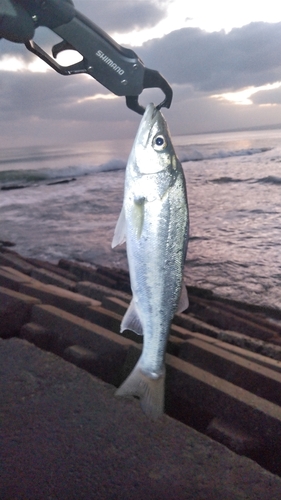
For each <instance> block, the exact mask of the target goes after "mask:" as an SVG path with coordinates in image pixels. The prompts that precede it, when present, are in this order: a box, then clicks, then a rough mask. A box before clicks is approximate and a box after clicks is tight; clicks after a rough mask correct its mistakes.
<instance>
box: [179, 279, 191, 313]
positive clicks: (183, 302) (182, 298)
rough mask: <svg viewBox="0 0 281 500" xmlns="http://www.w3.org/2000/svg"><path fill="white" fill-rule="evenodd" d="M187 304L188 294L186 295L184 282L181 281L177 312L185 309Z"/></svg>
mask: <svg viewBox="0 0 281 500" xmlns="http://www.w3.org/2000/svg"><path fill="white" fill-rule="evenodd" d="M188 306H189V300H188V295H187V289H186V286H185V284H184V282H182V287H181V294H180V300H179V303H178V308H177V312H178V313H181V312H183V311H185V310H186V309H187V308H188Z"/></svg>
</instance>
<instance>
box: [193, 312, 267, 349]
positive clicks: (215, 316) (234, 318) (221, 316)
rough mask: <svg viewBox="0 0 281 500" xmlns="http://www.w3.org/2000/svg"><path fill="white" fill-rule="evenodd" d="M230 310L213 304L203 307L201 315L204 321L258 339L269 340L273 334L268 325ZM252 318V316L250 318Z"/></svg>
mask: <svg viewBox="0 0 281 500" xmlns="http://www.w3.org/2000/svg"><path fill="white" fill-rule="evenodd" d="M238 314H239V313H238V312H237V314H235V313H233V312H231V311H225V310H222V309H221V308H216V307H213V306H210V305H209V306H207V307H204V308H203V310H202V311H201V315H202V316H203V318H204V321H206V323H211V324H212V325H213V326H215V327H217V328H220V329H221V330H234V331H236V332H239V333H243V334H245V335H248V336H249V337H254V338H257V339H260V340H269V339H270V338H271V337H273V336H274V333H275V332H274V330H273V329H272V330H271V329H270V328H269V326H268V327H266V326H264V325H261V324H258V323H257V322H254V321H253V320H252V321H251V320H250V319H248V318H246V317H243V318H242V317H241V316H239V315H238ZM252 319H253V318H252Z"/></svg>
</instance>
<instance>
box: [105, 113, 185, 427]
mask: <svg viewBox="0 0 281 500" xmlns="http://www.w3.org/2000/svg"><path fill="white" fill-rule="evenodd" d="M124 241H126V244H127V257H128V263H129V271H130V280H131V288H132V293H133V298H132V301H131V304H130V306H129V308H128V310H127V312H126V314H125V316H124V318H123V320H122V323H121V332H122V331H124V330H125V329H129V330H133V331H134V332H136V333H138V334H143V336H144V341H143V350H142V354H141V357H140V359H139V361H138V363H137V364H136V366H135V368H134V369H133V371H132V372H131V374H130V375H129V376H128V377H127V379H126V380H125V381H124V382H123V384H122V385H121V386H120V387H119V389H118V390H117V392H116V395H117V396H129V395H135V396H139V397H140V400H141V401H140V402H141V407H142V409H143V411H144V413H146V414H147V415H148V416H149V417H151V418H152V419H156V418H158V417H159V416H161V415H162V413H163V411H164V383H165V361H164V358H165V351H166V345H167V340H168V336H169V332H170V326H171V322H172V319H173V316H174V314H175V312H176V311H177V310H178V311H183V310H185V309H186V308H187V307H188V297H187V292H186V287H185V285H184V283H183V266H184V261H185V256H186V251H187V241H188V206H187V195H186V185H185V178H184V174H183V170H182V166H181V164H180V161H179V160H178V158H177V156H176V154H175V151H174V148H173V145H172V141H171V137H170V134H169V130H168V126H167V123H166V121H165V119H164V117H163V115H162V113H161V112H160V111H159V110H158V109H157V108H156V107H155V106H154V104H149V105H148V106H147V108H146V110H145V113H144V115H143V118H142V120H141V123H140V126H139V129H138V132H137V135H136V138H135V141H134V144H133V148H132V151H131V153H130V156H129V160H128V164H127V169H126V178H125V189H124V201H123V208H122V211H121V214H120V217H119V219H118V222H117V225H116V229H115V233H114V237H113V241H112V247H115V246H116V245H119V244H121V243H123V242H124Z"/></svg>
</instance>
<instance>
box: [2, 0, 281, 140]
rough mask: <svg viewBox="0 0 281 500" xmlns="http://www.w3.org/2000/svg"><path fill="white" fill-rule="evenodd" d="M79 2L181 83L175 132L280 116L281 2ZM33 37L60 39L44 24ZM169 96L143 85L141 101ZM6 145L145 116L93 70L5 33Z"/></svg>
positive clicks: (113, 126) (84, 132)
mask: <svg viewBox="0 0 281 500" xmlns="http://www.w3.org/2000/svg"><path fill="white" fill-rule="evenodd" d="M74 3H75V7H76V9H77V10H79V11H80V12H82V13H83V14H85V15H86V16H87V17H89V18H90V19H91V20H92V21H94V22H95V23H96V24H98V25H99V26H100V27H101V28H103V29H104V30H105V31H107V32H108V33H109V34H110V35H111V36H112V37H113V38H114V39H115V40H116V41H117V42H119V43H120V44H122V45H124V46H127V47H131V48H133V50H134V51H135V52H136V53H137V54H138V55H139V57H141V59H142V60H143V61H144V64H145V65H146V66H147V67H149V68H152V69H157V70H159V71H160V72H161V73H162V74H163V76H165V78H166V79H167V80H168V81H169V83H170V84H171V86H172V88H173V91H174V100H173V103H172V107H171V109H170V110H167V111H165V116H166V118H167V120H168V122H169V126H170V129H171V131H172V134H174V135H180V134H186V133H189V134H192V133H198V132H207V131H216V130H231V129H236V128H244V127H256V126H265V125H275V124H281V50H280V47H281V9H280V6H279V4H278V2H277V1H276V0H267V1H266V2H265V1H260V2H256V0H243V1H242V0H229V1H228V2H226V1H225V0H212V1H211V2H210V1H209V0H189V1H186V2H183V0H74ZM35 40H36V41H38V42H40V43H42V44H43V45H44V46H45V43H47V42H48V43H49V44H51V43H52V42H53V43H56V42H57V41H58V38H56V37H55V36H53V35H52V33H51V32H48V31H47V30H46V29H43V28H41V29H38V30H37V32H36V37H35ZM161 99H162V95H161V93H160V94H159V93H158V92H152V91H148V90H146V91H145V92H143V94H142V95H141V98H140V101H141V103H142V104H144V105H145V104H147V103H148V102H150V101H151V100H158V101H160V100H161ZM0 120H1V128H0V143H1V145H2V147H4V146H7V147H10V146H12V145H15V144H17V145H18V146H22V145H34V144H54V143H55V144H67V143H68V142H69V143H73V142H79V141H88V140H98V139H112V138H114V139H118V138H123V137H124V138H127V137H128V138H131V137H133V136H134V134H135V132H136V129H137V126H138V123H139V120H140V117H139V115H137V114H135V113H133V112H132V111H130V110H129V109H128V108H126V106H125V100H124V98H123V97H114V96H113V95H112V94H109V92H108V91H107V90H106V89H105V88H103V87H102V86H101V85H100V84H99V83H97V82H96V81H95V80H94V79H93V78H91V77H89V76H86V75H75V76H68V77H63V76H61V75H59V74H57V73H56V72H54V71H53V70H51V69H49V68H48V67H47V66H46V65H45V64H44V63H43V62H41V61H40V60H38V59H37V58H36V57H35V56H33V55H32V54H30V53H29V52H28V51H27V50H26V49H25V47H24V46H23V45H21V44H16V43H11V42H8V41H6V40H0Z"/></svg>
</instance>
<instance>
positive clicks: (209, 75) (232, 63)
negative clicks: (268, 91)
mask: <svg viewBox="0 0 281 500" xmlns="http://www.w3.org/2000/svg"><path fill="white" fill-rule="evenodd" d="M280 46H281V23H275V24H270V23H251V24H249V25H247V26H243V27H242V28H235V29H233V30H232V31H230V32H229V33H225V32H224V31H220V32H213V33H207V32H205V31H202V30H200V29H199V28H183V29H181V30H177V31H173V32H172V33H169V34H168V35H166V36H165V37H163V38H161V39H155V40H151V41H149V42H147V43H146V44H144V46H143V47H140V48H139V53H140V55H141V56H142V58H143V60H144V61H145V64H146V65H147V66H149V67H152V68H155V69H156V68H157V69H159V70H160V71H161V72H162V74H163V75H165V77H166V78H167V79H168V81H169V82H170V83H174V84H176V83H177V84H191V85H193V86H194V88H195V89H196V90H198V91H204V92H223V91H230V90H236V89H240V88H243V87H246V86H251V85H254V86H259V85H263V84H265V83H270V82H274V81H278V80H279V79H280V66H281V63H280Z"/></svg>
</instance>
